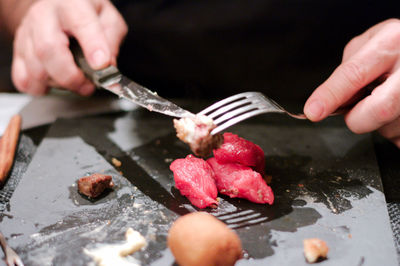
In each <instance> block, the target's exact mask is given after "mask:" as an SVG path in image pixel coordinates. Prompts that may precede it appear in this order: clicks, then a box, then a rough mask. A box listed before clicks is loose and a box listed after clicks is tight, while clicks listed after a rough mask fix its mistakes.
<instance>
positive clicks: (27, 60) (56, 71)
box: [12, 0, 128, 95]
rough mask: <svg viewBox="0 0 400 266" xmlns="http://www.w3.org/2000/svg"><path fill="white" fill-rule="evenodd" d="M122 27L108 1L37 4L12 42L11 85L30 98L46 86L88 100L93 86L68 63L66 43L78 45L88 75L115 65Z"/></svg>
mask: <svg viewBox="0 0 400 266" xmlns="http://www.w3.org/2000/svg"><path fill="white" fill-rule="evenodd" d="M127 31H128V27H127V25H126V23H125V21H124V19H123V18H122V16H121V15H120V14H119V12H118V11H117V9H116V8H115V7H114V6H113V5H112V4H111V2H110V1H109V0H67V1H65V0H40V1H37V2H35V3H34V4H32V6H31V7H30V8H29V9H28V11H27V12H26V14H25V16H24V18H23V19H22V21H21V23H20V24H19V27H18V28H17V30H16V33H15V37H14V51H13V61H12V80H13V82H14V85H15V86H16V88H17V89H18V90H20V91H22V92H26V93H29V94H33V95H42V94H45V93H47V91H48V89H49V87H50V86H58V87H61V88H65V89H68V90H71V91H74V92H76V93H79V94H81V95H90V94H91V93H92V92H93V91H94V85H93V83H91V82H90V81H89V80H88V79H87V78H86V77H85V76H84V74H83V72H82V71H81V70H80V69H79V68H78V67H77V65H76V64H75V62H74V58H73V55H72V53H71V51H70V50H69V37H74V38H75V39H77V40H78V42H79V44H80V46H81V48H82V50H83V53H84V55H85V57H86V59H87V61H88V62H89V64H90V66H91V67H92V68H93V69H101V68H104V67H107V66H108V65H110V64H114V65H115V64H116V58H117V55H118V52H119V47H120V44H121V42H122V40H123V39H124V37H125V35H126V34H127Z"/></svg>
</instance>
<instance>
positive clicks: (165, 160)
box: [164, 158, 174, 163]
mask: <svg viewBox="0 0 400 266" xmlns="http://www.w3.org/2000/svg"><path fill="white" fill-rule="evenodd" d="M173 160H174V159H172V158H165V159H164V162H165V163H171V162H172V161H173Z"/></svg>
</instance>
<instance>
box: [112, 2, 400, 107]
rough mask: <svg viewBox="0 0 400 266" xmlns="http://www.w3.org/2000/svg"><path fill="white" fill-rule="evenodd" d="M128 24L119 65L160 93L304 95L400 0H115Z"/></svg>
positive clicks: (399, 8)
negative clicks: (346, 48)
mask: <svg viewBox="0 0 400 266" xmlns="http://www.w3.org/2000/svg"><path fill="white" fill-rule="evenodd" d="M115 4H116V6H117V7H118V8H119V10H120V11H121V13H122V15H123V16H124V18H125V19H126V21H127V23H128V25H129V28H130V30H129V33H128V37H127V38H126V41H125V43H124V44H123V46H122V49H121V54H120V58H119V66H120V68H121V70H122V71H123V72H124V73H126V74H127V75H128V76H130V77H131V78H132V79H134V80H136V81H138V82H139V83H142V84H143V85H145V86H147V87H149V88H151V89H153V90H156V91H158V92H159V94H160V95H162V96H169V97H176V96H185V97H213V98H215V97H224V96H228V95H231V94H234V93H237V92H241V91H248V90H257V91H263V92H265V93H266V94H267V95H268V96H271V97H273V98H274V99H277V100H296V101H305V100H306V98H307V97H308V96H309V94H310V93H311V92H312V91H313V90H314V89H315V88H316V87H317V86H318V85H319V84H320V83H321V82H323V81H324V80H325V79H326V78H327V77H328V76H329V75H330V73H331V72H332V71H333V70H334V68H335V67H336V66H337V65H338V64H339V63H340V61H341V56H342V51H343V48H344V46H345V44H346V43H347V42H348V41H350V39H351V38H352V37H354V36H356V35H359V34H361V33H362V32H364V31H365V30H366V29H367V28H369V27H370V26H372V25H374V24H376V23H378V22H380V21H383V20H385V19H387V18H390V17H400V1H392V2H388V1H333V0H331V1H330V0H325V1H295V0H291V1H289V0H268V1H265V0H251V1H233V0H223V1H217V0H202V1H192V0H176V1H165V0H164V1H155V0H142V1H129V0H128V1H122V0H120V1H115Z"/></svg>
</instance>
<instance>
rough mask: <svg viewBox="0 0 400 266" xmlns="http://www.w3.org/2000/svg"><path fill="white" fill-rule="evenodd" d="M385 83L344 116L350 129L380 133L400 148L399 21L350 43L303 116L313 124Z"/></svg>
mask: <svg viewBox="0 0 400 266" xmlns="http://www.w3.org/2000/svg"><path fill="white" fill-rule="evenodd" d="M379 79H380V80H383V82H382V83H381V84H380V85H378V86H377V87H376V88H375V89H374V90H373V91H372V93H371V95H369V96H367V97H366V98H364V99H362V100H360V101H359V102H357V103H356V105H355V106H354V107H353V108H352V109H351V110H350V111H349V112H348V113H347V114H346V115H345V121H346V124H347V126H348V127H349V129H350V130H351V131H353V132H355V133H358V134H361V133H366V132H370V131H373V130H378V131H379V132H380V133H381V134H382V135H383V136H384V137H386V138H388V139H389V140H391V141H392V142H393V143H394V144H395V145H397V146H398V147H399V148H400V20H398V19H390V20H386V21H384V22H382V23H380V24H377V25H375V26H374V27H372V28H370V29H369V30H367V31H366V32H365V33H363V34H362V35H360V36H357V37H355V38H354V39H353V40H351V41H350V42H349V43H348V44H347V46H346V47H345V49H344V53H343V60H342V63H341V65H339V66H338V67H337V68H336V70H335V71H334V72H333V73H332V75H331V76H330V77H329V78H328V79H327V80H326V81H325V82H324V83H323V84H322V85H320V86H319V87H318V88H317V89H316V90H315V91H314V92H313V94H312V95H311V96H310V98H309V99H308V100H307V102H306V104H305V106H304V113H305V114H306V116H307V117H308V118H309V119H310V120H311V121H320V120H322V119H324V118H326V117H327V116H328V115H329V114H330V113H332V112H333V111H335V110H336V109H337V108H339V107H341V106H343V105H344V104H346V103H348V102H349V101H350V100H351V99H352V98H353V97H354V96H355V95H357V93H359V92H360V90H362V89H363V88H364V87H365V86H367V85H368V84H370V83H371V82H373V81H375V80H379Z"/></svg>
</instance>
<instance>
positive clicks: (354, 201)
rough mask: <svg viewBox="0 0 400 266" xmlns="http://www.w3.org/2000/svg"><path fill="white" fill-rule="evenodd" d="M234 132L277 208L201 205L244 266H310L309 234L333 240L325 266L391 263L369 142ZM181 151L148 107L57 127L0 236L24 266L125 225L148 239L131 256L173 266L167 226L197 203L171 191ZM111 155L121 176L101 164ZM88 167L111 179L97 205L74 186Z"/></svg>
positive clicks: (259, 127) (338, 130) (64, 258)
mask: <svg viewBox="0 0 400 266" xmlns="http://www.w3.org/2000/svg"><path fill="white" fill-rule="evenodd" d="M155 128H158V129H157V130H154V129H155ZM232 130H233V132H235V133H238V134H239V135H241V136H243V137H245V138H248V139H250V140H253V141H254V142H256V143H257V144H259V145H260V146H261V147H262V148H263V149H264V150H265V152H266V161H267V171H268V173H269V174H271V175H272V176H273V183H272V187H273V189H274V192H275V195H276V202H275V204H274V205H273V206H266V205H258V204H253V203H249V202H246V201H241V200H231V199H227V198H222V200H221V204H220V206H219V208H218V209H217V210H208V211H209V212H211V213H213V214H214V215H216V216H217V217H218V218H220V219H221V220H223V221H225V222H226V223H227V224H228V225H230V226H231V227H232V228H234V229H235V230H236V231H237V232H238V234H239V235H240V237H241V239H242V241H243V245H244V248H245V249H246V251H247V252H248V255H249V257H250V259H248V260H243V261H241V262H240V263H239V265H246V264H251V265H253V264H254V265H265V264H266V263H268V264H270V265H277V264H279V265H289V264H293V263H295V264H296V265H301V264H305V262H304V259H303V255H302V239H303V238H305V237H320V238H323V239H325V240H326V241H327V242H328V244H329V245H330V247H331V251H330V254H329V259H328V260H327V261H324V262H323V263H322V264H323V265H358V263H359V262H360V261H364V264H363V265H377V264H378V263H381V264H384V265H397V260H396V252H395V248H394V244H393V239H392V232H391V229H390V224H389V219H388V213H387V209H386V203H385V199H384V195H383V193H382V192H381V191H382V184H381V181H380V176H379V170H378V166H377V163H376V159H375V154H374V150H373V147H372V142H371V139H370V137H369V135H365V136H356V135H353V134H351V133H350V132H348V131H347V130H346V129H345V128H343V127H341V126H324V125H323V124H322V125H319V126H311V125H310V124H308V123H301V122H300V123H298V122H296V123H294V125H288V126H283V125H281V124H280V125H277V124H273V123H271V124H268V123H265V121H262V123H258V122H257V121H252V122H250V123H243V124H241V125H239V126H237V127H235V128H233V129H232ZM187 153H188V150H187V147H186V146H184V145H183V144H182V143H181V142H179V141H178V140H177V139H176V137H175V136H174V133H173V131H172V126H171V120H170V119H169V118H165V117H160V116H158V115H152V114H149V113H146V112H140V111H139V112H134V113H131V114H126V115H124V116H121V117H118V116H102V117H98V118H87V119H80V120H74V121H73V120H61V121H58V122H57V123H56V124H54V125H53V126H52V127H51V129H50V131H49V133H48V135H47V136H46V137H45V138H44V140H43V141H42V143H41V144H40V146H39V147H38V149H37V152H36V154H35V156H34V158H33V160H32V162H31V163H30V165H29V168H28V170H27V172H26V174H25V175H24V177H23V179H22V180H21V182H20V184H19V186H18V187H17V189H16V191H15V193H14V194H13V196H12V198H11V201H10V209H9V210H8V211H6V212H5V213H6V214H7V215H4V216H3V220H2V222H1V230H2V231H3V233H4V234H5V235H6V237H8V238H9V242H10V244H11V246H12V247H15V248H16V249H17V251H18V252H19V253H20V254H21V256H22V258H23V259H24V261H26V262H27V265H51V263H53V264H55V265H86V264H87V263H88V261H90V259H89V258H88V257H87V256H86V255H84V254H83V252H82V248H84V247H86V248H92V247H94V246H96V243H104V242H106V243H112V242H115V241H118V240H121V239H122V235H123V233H124V231H125V230H126V229H127V227H128V226H131V227H133V228H134V229H136V230H138V231H140V232H141V233H142V234H143V235H145V236H146V238H147V239H148V240H149V242H150V244H149V246H148V247H147V248H146V249H145V251H142V252H138V253H137V254H135V255H134V257H136V258H137V259H139V260H141V261H142V262H143V263H144V264H145V265H146V264H150V263H151V264H154V265H168V264H171V263H172V262H173V259H172V257H171V254H170V253H169V251H168V250H167V249H166V246H165V239H166V233H167V230H168V228H169V226H170V223H171V222H172V221H173V220H174V219H175V218H176V217H178V216H179V215H181V214H184V213H187V212H189V211H193V210H194V208H192V207H191V205H190V204H188V202H187V201H186V200H185V199H184V198H183V197H181V196H180V195H179V193H178V192H177V191H176V190H175V189H174V188H173V186H172V185H173V179H172V174H171V172H170V171H169V169H168V165H169V163H170V161H171V159H175V158H180V157H184V156H185V155H186V154H187ZM112 157H117V158H119V159H120V160H121V161H122V167H121V169H114V168H113V167H112V166H111V165H110V164H109V163H107V161H110V159H111V158H112ZM119 170H121V171H122V172H123V177H122V176H120V175H119V174H118V171H119ZM91 171H105V172H107V173H112V174H113V176H114V177H115V179H116V183H117V187H116V189H115V190H114V191H112V192H110V193H109V194H107V195H106V196H105V197H104V198H102V199H100V200H98V201H95V202H90V201H88V200H85V199H83V198H82V197H81V196H79V195H78V194H77V192H76V188H74V187H73V186H72V184H73V183H74V182H75V180H76V179H77V178H79V177H80V176H82V175H84V174H85V173H87V172H91ZM40 184H45V185H40ZM299 184H301V185H300V186H299ZM8 215H10V216H8ZM376 243H380V244H379V245H376Z"/></svg>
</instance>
